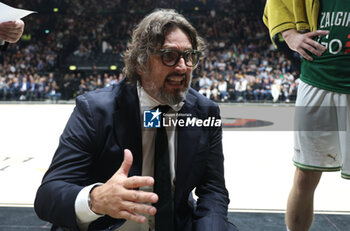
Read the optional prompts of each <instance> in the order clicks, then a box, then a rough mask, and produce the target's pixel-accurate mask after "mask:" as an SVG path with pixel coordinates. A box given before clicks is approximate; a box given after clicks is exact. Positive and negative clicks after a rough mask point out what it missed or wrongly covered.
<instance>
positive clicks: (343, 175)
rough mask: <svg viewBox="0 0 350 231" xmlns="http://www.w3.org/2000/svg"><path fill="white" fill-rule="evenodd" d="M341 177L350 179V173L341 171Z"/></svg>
mask: <svg viewBox="0 0 350 231" xmlns="http://www.w3.org/2000/svg"><path fill="white" fill-rule="evenodd" d="M341 177H342V178H344V179H346V180H350V175H348V174H345V173H341Z"/></svg>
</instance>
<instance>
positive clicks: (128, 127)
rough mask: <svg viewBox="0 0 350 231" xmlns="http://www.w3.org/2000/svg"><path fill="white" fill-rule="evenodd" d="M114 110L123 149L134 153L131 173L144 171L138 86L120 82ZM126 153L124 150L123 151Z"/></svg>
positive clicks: (117, 136)
mask: <svg viewBox="0 0 350 231" xmlns="http://www.w3.org/2000/svg"><path fill="white" fill-rule="evenodd" d="M118 87H119V90H118V93H119V94H118V95H117V96H116V98H117V102H116V104H117V105H116V110H115V112H114V116H113V118H114V127H115V137H116V140H117V143H118V144H119V146H120V148H121V150H124V149H129V150H130V151H131V153H132V154H133V164H132V167H131V169H130V172H129V175H130V176H133V175H141V173H142V137H141V124H140V106H139V99H138V96H137V90H136V86H134V85H128V84H127V83H126V81H125V80H123V81H122V82H121V83H120V84H119V86H118ZM123 154H124V151H123Z"/></svg>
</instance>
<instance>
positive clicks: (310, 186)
mask: <svg viewBox="0 0 350 231" xmlns="http://www.w3.org/2000/svg"><path fill="white" fill-rule="evenodd" d="M321 175H322V172H316V171H309V170H303V169H299V168H297V169H296V174H295V179H294V184H295V185H296V187H298V188H299V189H300V190H303V191H304V190H305V191H313V190H315V189H316V187H317V185H318V182H319V180H320V178H321Z"/></svg>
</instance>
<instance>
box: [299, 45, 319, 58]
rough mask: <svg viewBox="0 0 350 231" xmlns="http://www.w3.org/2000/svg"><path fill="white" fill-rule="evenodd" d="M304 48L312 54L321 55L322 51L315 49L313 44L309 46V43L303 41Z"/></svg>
mask: <svg viewBox="0 0 350 231" xmlns="http://www.w3.org/2000/svg"><path fill="white" fill-rule="evenodd" d="M303 48H304V50H307V51H309V52H310V53H311V54H314V55H316V56H321V55H322V52H320V51H318V50H316V49H315V48H314V47H313V46H310V45H309V44H307V43H305V44H303Z"/></svg>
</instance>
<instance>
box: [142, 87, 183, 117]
mask: <svg viewBox="0 0 350 231" xmlns="http://www.w3.org/2000/svg"><path fill="white" fill-rule="evenodd" d="M137 95H138V97H139V101H140V107H141V109H142V111H143V110H151V109H153V108H155V107H157V106H159V105H162V104H161V103H160V102H159V101H158V100H156V99H155V98H153V97H152V96H150V95H149V94H148V93H147V92H146V91H145V89H143V87H142V86H141V84H140V83H137ZM184 104H185V103H184V102H180V103H178V104H174V105H169V107H171V108H172V109H173V110H174V111H176V112H178V111H180V110H181V108H182V106H183V105H184Z"/></svg>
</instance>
